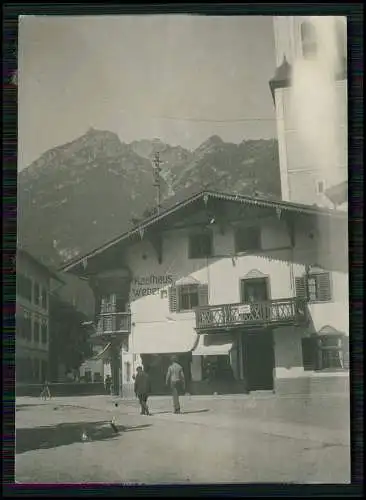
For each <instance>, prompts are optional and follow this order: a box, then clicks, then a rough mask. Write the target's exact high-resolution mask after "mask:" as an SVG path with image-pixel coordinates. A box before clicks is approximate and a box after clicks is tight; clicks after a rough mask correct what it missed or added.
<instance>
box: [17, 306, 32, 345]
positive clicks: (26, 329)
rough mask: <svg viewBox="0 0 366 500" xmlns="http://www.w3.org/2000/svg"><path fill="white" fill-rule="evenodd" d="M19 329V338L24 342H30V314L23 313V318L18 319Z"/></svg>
mask: <svg viewBox="0 0 366 500" xmlns="http://www.w3.org/2000/svg"><path fill="white" fill-rule="evenodd" d="M20 325H21V326H20V329H21V337H23V338H24V339H26V340H29V341H31V340H32V319H31V316H30V314H29V313H28V312H27V311H25V312H24V316H21V317H20Z"/></svg>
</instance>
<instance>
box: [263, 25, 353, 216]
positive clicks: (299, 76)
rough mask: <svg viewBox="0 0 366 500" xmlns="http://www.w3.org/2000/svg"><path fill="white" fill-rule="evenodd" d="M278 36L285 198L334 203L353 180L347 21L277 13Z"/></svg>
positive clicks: (275, 91) (274, 88)
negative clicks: (338, 190) (337, 189)
mask: <svg viewBox="0 0 366 500" xmlns="http://www.w3.org/2000/svg"><path fill="white" fill-rule="evenodd" d="M274 35H275V50H276V67H277V69H276V72H275V75H274V77H273V79H272V80H271V81H270V88H271V92H272V96H273V100H274V105H275V110H276V120H277V137H278V147H279V160H280V172H281V189H282V199H283V200H285V201H294V202H299V203H307V204H310V205H311V204H316V205H318V206H325V207H331V206H332V205H331V203H330V201H329V199H328V198H327V196H326V191H327V190H328V189H330V188H332V187H333V186H334V185H337V184H341V183H343V182H347V179H348V127H347V121H348V119H347V103H348V98H347V21H346V18H345V17H331V16H322V18H313V17H306V16H275V17H274Z"/></svg>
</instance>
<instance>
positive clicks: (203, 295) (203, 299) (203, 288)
mask: <svg viewBox="0 0 366 500" xmlns="http://www.w3.org/2000/svg"><path fill="white" fill-rule="evenodd" d="M198 305H199V306H207V305H208V285H198Z"/></svg>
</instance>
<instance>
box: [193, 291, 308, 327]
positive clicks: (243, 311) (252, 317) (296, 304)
mask: <svg viewBox="0 0 366 500" xmlns="http://www.w3.org/2000/svg"><path fill="white" fill-rule="evenodd" d="M306 321H307V304H306V301H305V300H302V299H296V298H290V299H279V300H270V301H266V302H253V303H250V304H222V305H218V306H205V307H198V308H197V309H196V330H197V332H198V333H200V332H204V331H209V330H211V331H212V330H222V329H226V330H227V329H232V328H237V327H244V328H245V327H247V328H257V327H268V326H286V325H300V324H304V323H306Z"/></svg>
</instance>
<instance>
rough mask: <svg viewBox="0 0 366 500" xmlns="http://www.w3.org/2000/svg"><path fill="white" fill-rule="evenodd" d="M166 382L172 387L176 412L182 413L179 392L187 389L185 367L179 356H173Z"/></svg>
mask: <svg viewBox="0 0 366 500" xmlns="http://www.w3.org/2000/svg"><path fill="white" fill-rule="evenodd" d="M166 384H167V386H169V387H170V389H171V391H172V396H173V407H174V413H180V403H179V392H180V390H181V391H182V392H183V393H184V391H185V379H184V372H183V368H182V367H181V366H180V364H179V363H178V360H177V356H172V358H171V364H170V366H169V368H168V371H167V374H166Z"/></svg>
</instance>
